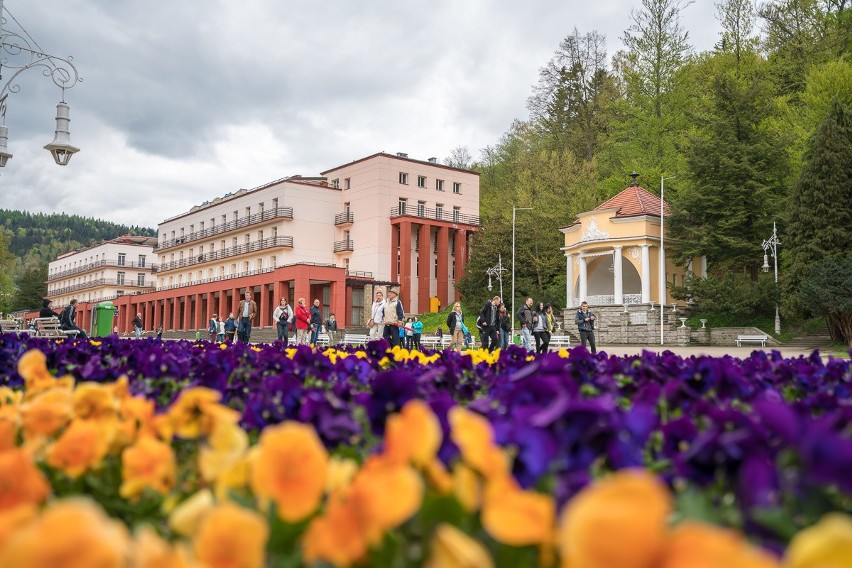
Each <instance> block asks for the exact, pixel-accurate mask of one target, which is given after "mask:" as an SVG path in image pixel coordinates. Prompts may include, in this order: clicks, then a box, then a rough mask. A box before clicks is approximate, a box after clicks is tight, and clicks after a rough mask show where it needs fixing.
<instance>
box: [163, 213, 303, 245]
mask: <svg viewBox="0 0 852 568" xmlns="http://www.w3.org/2000/svg"><path fill="white" fill-rule="evenodd" d="M292 218H293V208H292V207H276V208H274V209H269V210H266V211H264V212H263V213H255V214H254V215H250V216H248V217H243V218H242V219H236V220H234V221H229V222H227V223H223V224H221V225H215V226H213V227H207V228H206V229H201V230H198V231H193V232H192V233H189V234H188V235H184V236H182V237H175V238H174V239H169V240H167V241H163V242H161V243H158V244H157V245H156V246H155V247H154V250H165V249H169V248H172V247H176V246H180V245H184V244H186V243H191V242H194V241H198V240H201V239H206V238H207V237H212V236H214V235H221V234H224V233H229V232H231V231H236V230H237V229H243V228H245V227H248V226H251V225H256V224H257V223H263V222H265V221H270V220H272V219H292Z"/></svg>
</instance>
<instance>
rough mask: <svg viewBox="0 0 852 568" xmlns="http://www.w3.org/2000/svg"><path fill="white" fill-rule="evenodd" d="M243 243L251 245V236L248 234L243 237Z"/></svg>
mask: <svg viewBox="0 0 852 568" xmlns="http://www.w3.org/2000/svg"><path fill="white" fill-rule="evenodd" d="M243 242H244V243H245V244H249V243H250V242H251V234H249V233H246V234H245V235H244V237H243Z"/></svg>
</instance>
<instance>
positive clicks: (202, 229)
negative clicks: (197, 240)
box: [198, 221, 204, 231]
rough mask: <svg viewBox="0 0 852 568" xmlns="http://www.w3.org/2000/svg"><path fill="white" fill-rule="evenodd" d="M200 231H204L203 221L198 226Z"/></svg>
mask: <svg viewBox="0 0 852 568" xmlns="http://www.w3.org/2000/svg"><path fill="white" fill-rule="evenodd" d="M198 230H199V231H204V221H201V223H199V224H198Z"/></svg>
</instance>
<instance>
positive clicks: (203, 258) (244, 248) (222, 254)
mask: <svg viewBox="0 0 852 568" xmlns="http://www.w3.org/2000/svg"><path fill="white" fill-rule="evenodd" d="M275 247H285V248H293V237H289V236H284V237H269V238H266V239H263V240H262V241H254V242H251V243H248V244H242V245H237V246H235V247H230V248H225V249H220V250H217V251H213V252H206V253H199V254H197V255H193V256H192V257H190V258H184V259H181V260H173V261H170V262H163V263H161V264H160V266H159V268H158V269H157V270H155V272H167V271H169V270H177V269H179V268H185V267H187V266H194V265H196V264H204V263H206V262H211V261H214V260H219V259H222V258H230V257H232V256H239V255H242V254H246V253H250V252H255V251H259V250H266V249H270V248H275Z"/></svg>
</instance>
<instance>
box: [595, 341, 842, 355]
mask: <svg viewBox="0 0 852 568" xmlns="http://www.w3.org/2000/svg"><path fill="white" fill-rule="evenodd" d="M776 350H777V351H780V352H781V354H782V355H783V356H784V357H799V356H802V355H804V356H808V355H810V354H811V352H812V350H803V349H799V348H792V347H784V346H781V347H760V346H759V345H758V346H743V347H736V346H730V347H720V346H716V345H689V346H684V347H680V346H669V345H667V346H665V347H661V346H660V345H601V344H600V343H598V352H602V351H603V352H606V353H607V354H609V355H636V354H639V353H641V352H642V351H654V352H657V353H659V352H662V351H671V352H672V353H675V354H677V355H680V356H681V357H689V356H690V355H696V356H700V355H710V356H713V357H723V356H725V355H731V356H732V357H739V358H744V357H748V356H749V355H751V354H752V352H753V351H766V352H771V351H776ZM820 353H821V354H822V355H823V356H824V357H826V356H828V355H831V353H830V352H823V351H820ZM835 356H838V357H839V356H841V355H840V354H835ZM846 358H848V354H847V355H846Z"/></svg>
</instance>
